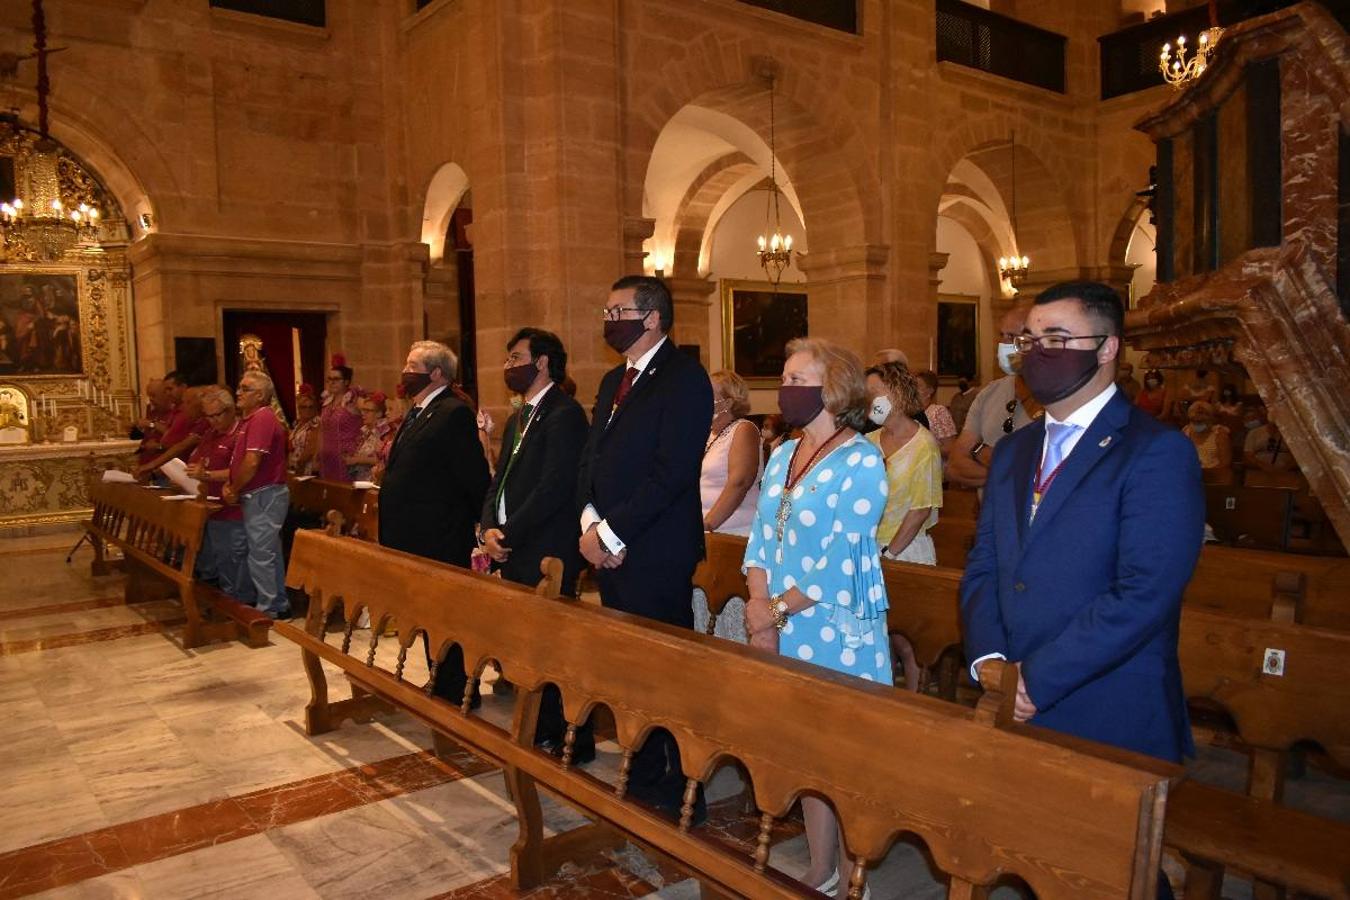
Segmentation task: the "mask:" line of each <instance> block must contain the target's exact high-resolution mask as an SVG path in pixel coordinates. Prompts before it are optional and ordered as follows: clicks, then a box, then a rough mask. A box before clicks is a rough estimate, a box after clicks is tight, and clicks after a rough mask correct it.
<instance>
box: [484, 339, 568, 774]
mask: <svg viewBox="0 0 1350 900" xmlns="http://www.w3.org/2000/svg"><path fill="white" fill-rule="evenodd" d="M506 353H507V356H506V363H505V365H504V367H503V377H504V378H505V380H506V387H507V389H508V390H510V391H511V392H512V393H513V394H519V395H520V397H521V398H522V399H523V400H524V403H523V404H522V405H521V407H520V409H519V410H517V411H516V412H515V413H514V414H513V415H512V416H511V418H509V419H507V421H506V426H505V428H503V429H502V447H501V454H500V455H499V456H498V458H497V470H496V475H495V476H494V477H493V479H492V484H491V485H489V486H488V491H487V499H486V500H485V501H484V503H483V515H482V529H483V531H482V537H483V549H484V550H486V551H487V554H488V556H489V557H491V558H492V561H493V567H494V568H495V569H496V570H497V571H499V572H501V574H502V577H503V578H505V579H506V580H508V581H515V582H517V583H519V584H528V585H533V584H535V583H536V582H538V581H539V578H540V571H539V564H540V562H542V561H543V559H544V557H546V556H552V557H556V558H557V559H559V560H561V561H562V563H563V583H562V593H563V594H564V595H565V596H568V597H573V596H576V589H577V576H578V575H579V574H580V572H581V553H580V552H579V551H578V549H577V541H578V539H579V538H580V536H581V529H580V528H579V527H578V525H577V515H576V506H575V501H576V483H575V481H573V479H574V478H575V477H576V471H577V465H578V463H580V461H581V448H582V447H583V446H584V445H585V443H586V427H587V425H586V413H585V412H584V411H583V410H582V408H581V404H579V403H577V401H576V400H573V399H572V398H571V397H570V396H568V394H567V392H566V391H564V390H563V389H562V384H563V382H564V381H565V380H566V379H567V351H566V349H564V347H563V343H562V341H560V340H559V339H558V336H557V335H555V334H553V333H552V332H548V331H543V330H541V329H538V328H522V329H520V331H517V332H516V333H515V335H514V336H512V338H511V340H509V341H507V344H506ZM566 728H567V723H566V720H565V719H564V718H563V712H562V695H561V693H559V691H558V689H557V688H556V687H554V686H552V685H549V686H547V687H546V688H545V689H544V696H543V702H542V705H541V708H540V711H539V727H538V729H537V730H536V732H535V743H537V744H539V745H540V746H542V747H544V748H545V749H547V750H549V751H550V752H553V753H561V752H562V742H563V736H564V732H565V730H566ZM572 749H573V754H572V759H573V761H574V762H575V763H578V764H580V763H585V762H589V761H590V760H592V759H594V758H595V738H594V736H593V734H592V731H591V728H590V726H589V724H588V725H586V726H585V727H583V728H580V729H578V732H577V736H576V741H575V743H574V745H573V748H572Z"/></svg>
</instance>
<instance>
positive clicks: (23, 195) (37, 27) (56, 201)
mask: <svg viewBox="0 0 1350 900" xmlns="http://www.w3.org/2000/svg"><path fill="white" fill-rule="evenodd" d="M33 49H34V51H35V52H34V56H35V57H36V58H37V69H38V74H37V95H38V139H37V140H36V141H33V142H32V143H31V145H29V146H28V147H27V148H26V152H24V153H21V154H19V155H17V156H16V157H15V172H14V175H15V191H16V193H17V194H18V196H15V197H13V198H10V199H9V200H7V201H3V202H0V232H3V238H4V246H5V250H6V253H7V255H12V256H26V257H36V258H40V259H44V260H48V261H50V260H56V259H60V258H61V256H62V255H64V254H65V253H66V252H67V251H68V250H71V249H72V248H74V247H75V246H76V245H77V244H79V243H81V242H83V241H91V240H93V239H94V238H95V237H96V236H97V234H98V230H99V225H100V222H99V216H100V213H99V210H98V208H97V207H96V206H94V205H93V204H91V203H88V202H85V201H82V200H80V199H78V198H76V199H66V198H63V197H62V196H61V178H60V173H59V171H58V157H59V154H58V151H57V145H56V142H55V141H53V140H52V139H51V136H50V135H49V134H48V132H47V120H48V111H47V94H48V93H49V92H50V91H51V81H50V79H49V78H48V77H47V56H48V54H49V53H50V52H51V51H49V50H48V49H47V20H46V17H45V16H44V15H43V11H42V0H33ZM13 127H14V130H15V131H16V132H17V130H18V129H17V125H15V126H13Z"/></svg>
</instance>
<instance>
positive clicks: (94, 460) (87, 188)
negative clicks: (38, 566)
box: [0, 123, 139, 534]
mask: <svg viewBox="0 0 1350 900" xmlns="http://www.w3.org/2000/svg"><path fill="white" fill-rule="evenodd" d="M33 141H34V133H33V132H32V131H30V130H28V129H24V128H22V127H15V126H14V125H13V124H12V123H4V124H3V125H0V157H5V158H8V159H11V160H13V161H14V165H15V168H16V170H17V173H18V178H17V179H16V180H17V181H18V182H19V185H20V186H21V185H22V183H23V165H24V162H25V160H26V159H27V157H28V155H29V154H30V153H31V151H32V145H33ZM57 152H58V154H59V156H58V167H57V172H58V177H59V180H60V186H61V190H62V194H63V196H66V197H69V198H73V199H74V200H76V201H77V202H88V203H90V204H91V205H95V206H97V207H98V208H99V209H100V211H102V213H103V221H102V223H101V225H100V227H99V230H98V233H97V235H96V236H95V240H93V241H86V242H82V243H80V244H77V245H76V246H74V247H72V248H70V249H68V250H66V251H65V252H63V253H61V254H60V255H59V256H58V257H57V258H56V259H46V258H44V254H41V253H40V252H38V251H37V250H36V249H35V248H33V247H31V246H26V245H25V244H24V242H23V241H22V239H21V238H20V237H18V236H17V235H7V237H8V238H10V239H9V240H7V241H6V243H5V245H4V246H3V248H0V283H3V285H4V287H5V296H6V297H9V295H10V294H12V295H13V296H12V297H10V298H9V300H8V301H7V302H6V304H5V309H6V313H7V325H8V327H9V329H10V331H11V334H10V348H11V349H15V350H17V346H16V345H17V338H18V335H17V334H14V333H13V332H14V331H15V325H16V324H24V325H31V321H32V319H33V317H35V316H42V315H48V314H50V315H51V318H52V319H53V321H55V319H56V318H58V317H60V316H69V314H70V312H71V311H72V310H70V305H69V302H68V298H65V297H62V296H60V291H61V290H62V289H63V286H67V285H73V288H74V291H75V293H76V295H77V318H75V317H71V320H70V321H67V322H64V323H59V327H60V328H63V329H64V330H65V333H66V334H67V335H68V334H70V333H71V332H72V331H73V332H74V333H75V335H76V337H77V340H75V341H73V342H72V341H70V340H69V339H68V338H67V339H66V342H65V345H64V346H66V347H67V348H69V347H77V348H78V356H79V358H78V366H76V365H75V361H73V360H70V359H68V358H67V359H64V360H61V363H62V364H61V365H55V364H53V365H44V364H42V361H39V363H38V364H36V365H28V366H24V365H20V363H19V360H18V358H17V355H15V354H7V355H10V356H11V362H10V363H9V364H6V365H5V366H4V371H3V375H0V380H4V381H6V382H10V383H19V384H21V385H22V386H23V387H24V388H25V389H26V390H27V392H28V393H29V395H30V396H31V397H32V398H33V400H34V408H33V412H34V415H33V426H32V442H31V443H29V444H27V445H24V446H19V447H0V534H3V533H4V532H3V529H9V528H14V527H16V526H30V525H44V524H53V523H59V522H68V521H75V520H78V519H81V518H84V517H85V516H87V515H88V513H89V499H88V487H87V486H88V480H89V478H90V477H94V476H96V475H97V474H98V473H99V472H101V471H102V470H103V469H106V468H110V467H114V466H115V467H122V468H125V467H127V466H129V465H130V464H131V463H132V462H133V458H134V450H135V447H136V443H135V442H133V441H129V440H127V432H128V429H129V427H130V423H131V422H132V421H134V420H135V419H137V418H138V417H139V416H138V412H137V409H138V406H139V397H138V394H137V376H136V365H135V359H136V345H135V324H134V322H133V319H132V314H133V313H132V301H131V279H130V266H129V264H128V262H127V256H126V246H127V237H128V229H127V223H126V221H125V219H124V218H123V216H122V213H121V210H120V209H119V208H118V206H117V204H116V202H115V201H114V200H113V198H112V196H111V195H110V194H109V193H108V192H107V191H106V190H105V189H104V188H103V186H102V185H101V183H100V182H99V181H98V179H97V177H96V176H95V175H94V174H93V173H92V172H90V171H88V169H87V168H86V167H84V166H83V165H82V164H81V163H80V161H79V160H77V159H75V158H74V157H72V156H71V155H69V154H68V153H66V152H65V151H64V150H63V149H60V148H58V151H57ZM44 286H50V287H49V288H48V289H47V297H46V299H45V301H44V298H43V287H44ZM30 300H31V301H32V302H29V301H30ZM39 307H40V308H39ZM20 316H22V317H24V321H23V322H22V323H19V322H17V319H18V317H20ZM52 327H53V328H57V327H58V325H57V324H54V325H53V326H52ZM56 358H57V357H56V356H53V360H55V359H56ZM30 359H31V357H30ZM44 360H45V356H44ZM46 362H51V360H46ZM69 427H73V428H74V429H75V432H74V433H75V436H76V440H75V441H66V440H65V439H64V438H65V435H66V429H67V428H69Z"/></svg>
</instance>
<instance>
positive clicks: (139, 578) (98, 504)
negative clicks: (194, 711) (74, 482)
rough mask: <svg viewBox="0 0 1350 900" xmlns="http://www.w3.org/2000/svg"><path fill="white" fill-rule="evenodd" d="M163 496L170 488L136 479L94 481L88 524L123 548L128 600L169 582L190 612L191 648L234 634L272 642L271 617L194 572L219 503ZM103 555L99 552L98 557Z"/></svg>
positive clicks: (257, 643) (255, 642)
mask: <svg viewBox="0 0 1350 900" xmlns="http://www.w3.org/2000/svg"><path fill="white" fill-rule="evenodd" d="M163 497H164V492H161V491H156V490H153V489H151V488H146V487H141V486H140V485H134V484H104V483H102V482H95V483H94V484H92V485H91V486H90V498H91V499H92V500H93V504H94V513H93V516H92V517H91V518H90V519H89V521H87V522H85V523H84V527H85V530H86V531H87V532H88V533H89V534H90V536H91V538H93V539H94V540H96V541H97V542H99V544H112V545H114V546H116V547H118V548H119V549H120V550H121V551H122V554H123V557H124V558H125V567H126V572H127V580H126V586H125V591H126V599H127V601H128V602H131V601H132V599H133V598H135V597H138V596H139V595H141V594H142V593H144V592H146V591H150V590H155V589H156V588H158V587H161V586H163V585H165V584H167V585H168V586H170V587H171V588H173V589H174V590H175V591H176V593H177V595H178V598H179V600H180V601H181V602H182V604H183V612H184V614H185V615H186V617H187V625H186V627H185V628H184V631H183V646H184V647H185V648H189V649H190V648H192V647H199V646H201V645H202V644H206V643H209V642H212V641H223V640H233V639H238V640H240V641H243V642H244V643H245V644H247V645H248V646H250V647H262V646H266V644H267V632H268V629H269V628H271V626H272V620H271V619H269V618H268V617H267V616H266V615H265V614H263V613H261V612H259V611H258V610H256V609H254V608H253V607H251V606H246V605H244V604H243V603H240V602H239V601H237V600H235V599H234V598H232V597H228V596H226V595H225V594H223V593H221V592H220V591H218V590H216V589H214V588H212V587H210V586H209V585H205V584H201V583H200V582H197V581H196V580H195V579H194V578H193V568H194V566H195V565H196V562H197V554H198V553H199V552H200V551H201V547H202V536H203V532H204V531H205V528H206V520H207V518H208V517H209V516H210V514H211V512H212V511H213V510H214V509H216V508H217V507H214V506H212V505H211V504H208V503H203V502H200V501H196V500H181V501H180V500H175V501H172V502H169V501H165V500H164V499H163ZM99 544H96V545H95V546H96V547H98V546H99ZM100 556H101V553H97V554H96V561H97V559H98V558H99V557H100Z"/></svg>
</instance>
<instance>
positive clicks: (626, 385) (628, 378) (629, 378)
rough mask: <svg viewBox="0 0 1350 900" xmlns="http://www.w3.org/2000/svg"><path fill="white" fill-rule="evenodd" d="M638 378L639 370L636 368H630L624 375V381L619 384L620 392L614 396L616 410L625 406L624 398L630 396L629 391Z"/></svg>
mask: <svg viewBox="0 0 1350 900" xmlns="http://www.w3.org/2000/svg"><path fill="white" fill-rule="evenodd" d="M637 376H638V370H637V368H636V367H634V366H629V367H628V371H626V372H624V373H623V381H620V382H619V392H618V393H617V394H615V395H614V408H615V409H618V408H619V407H620V406H622V405H623V398H625V397H627V396H628V391H629V390H630V389H631V388H632V387H633V379H635V378H637Z"/></svg>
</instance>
